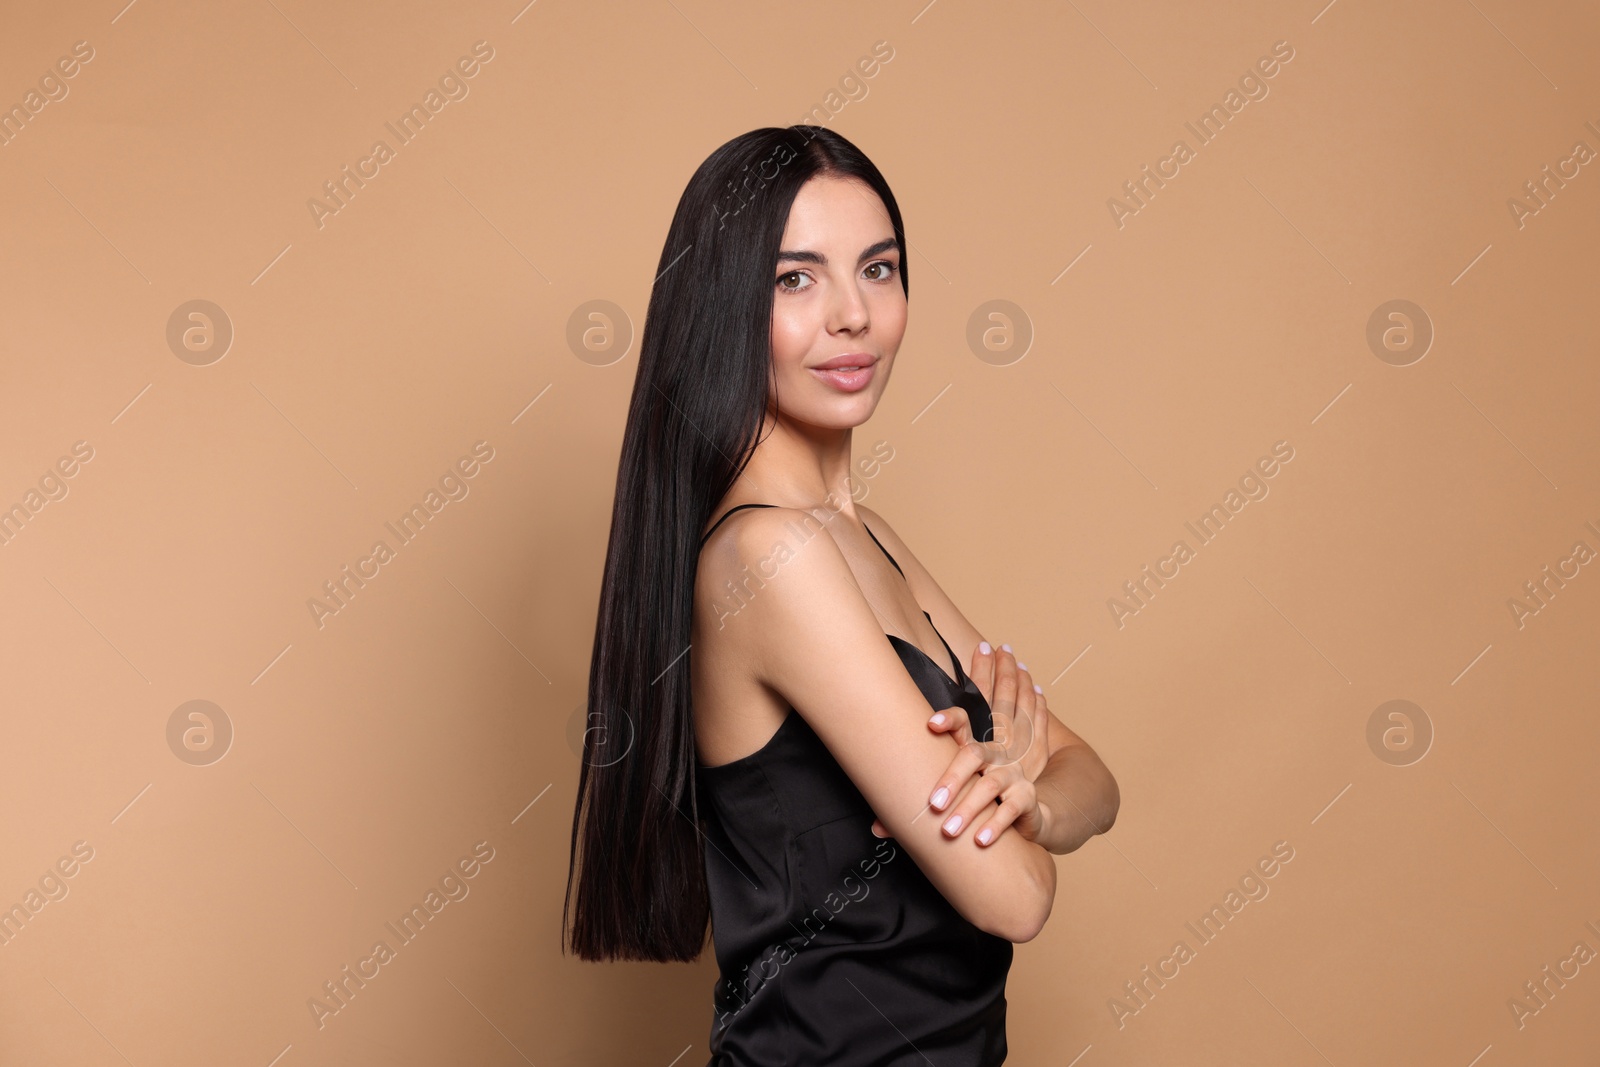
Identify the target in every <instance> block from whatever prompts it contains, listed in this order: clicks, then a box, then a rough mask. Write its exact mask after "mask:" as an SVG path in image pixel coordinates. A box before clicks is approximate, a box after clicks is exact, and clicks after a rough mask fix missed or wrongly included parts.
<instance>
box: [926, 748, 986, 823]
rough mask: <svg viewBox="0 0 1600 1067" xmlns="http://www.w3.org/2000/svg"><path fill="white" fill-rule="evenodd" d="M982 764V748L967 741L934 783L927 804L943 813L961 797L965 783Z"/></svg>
mask: <svg viewBox="0 0 1600 1067" xmlns="http://www.w3.org/2000/svg"><path fill="white" fill-rule="evenodd" d="M983 764H984V750H983V746H982V745H980V744H978V743H977V742H976V741H968V742H967V743H966V744H964V745H962V746H961V749H960V751H958V752H957V753H956V758H955V759H953V760H951V761H950V766H949V767H946V768H945V772H944V773H943V774H942V775H940V776H939V780H938V781H937V782H935V783H934V786H933V792H932V793H931V794H929V796H928V804H929V805H930V806H931V807H932V808H933V809H934V810H935V811H944V810H945V809H946V808H947V807H949V806H950V802H951V801H952V800H955V799H956V798H957V797H959V796H960V795H961V790H962V789H963V788H964V787H965V786H966V784H967V782H968V781H970V780H971V779H972V777H973V776H974V775H976V774H977V773H978V770H979V768H981V767H982V766H983Z"/></svg>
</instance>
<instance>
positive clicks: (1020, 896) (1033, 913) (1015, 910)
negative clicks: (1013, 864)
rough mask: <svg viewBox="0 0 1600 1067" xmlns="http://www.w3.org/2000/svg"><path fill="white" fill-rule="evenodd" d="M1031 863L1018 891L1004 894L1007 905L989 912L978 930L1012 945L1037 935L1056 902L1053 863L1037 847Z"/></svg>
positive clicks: (1029, 939) (978, 925)
mask: <svg viewBox="0 0 1600 1067" xmlns="http://www.w3.org/2000/svg"><path fill="white" fill-rule="evenodd" d="M1037 851H1038V855H1037V856H1036V857H1035V858H1034V864H1033V866H1032V867H1030V869H1029V870H1028V872H1027V876H1026V877H1025V878H1023V879H1021V880H1020V881H1021V885H1022V886H1023V889H1022V891H1020V892H1018V891H1015V890H1013V891H1011V892H1009V893H1008V894H1007V899H1006V900H1005V902H1004V903H1005V904H1006V905H1007V906H1005V907H1001V908H995V909H993V910H992V911H991V912H990V914H989V915H987V916H985V919H986V921H985V922H983V923H974V924H973V925H975V926H977V927H978V928H979V929H980V930H982V931H983V932H984V933H987V934H993V935H994V936H995V937H1003V938H1005V939H1006V940H1007V941H1010V942H1012V943H1014V944H1018V945H1021V944H1025V943H1026V942H1029V941H1032V940H1033V939H1034V938H1036V937H1038V936H1039V933H1040V931H1042V930H1043V929H1044V924H1045V923H1046V922H1047V921H1048V920H1049V918H1050V912H1051V910H1052V909H1053V908H1054V907H1055V903H1056V864H1055V859H1054V857H1052V856H1051V855H1050V853H1049V852H1047V851H1045V849H1043V848H1039V849H1038V850H1037Z"/></svg>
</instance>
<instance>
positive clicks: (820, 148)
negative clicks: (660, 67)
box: [562, 125, 910, 962]
mask: <svg viewBox="0 0 1600 1067" xmlns="http://www.w3.org/2000/svg"><path fill="white" fill-rule="evenodd" d="M818 175H829V176H835V177H841V178H856V179H860V180H861V181H862V182H865V183H866V184H867V185H868V186H870V187H871V188H872V189H873V190H874V191H875V192H877V194H878V196H879V197H880V198H881V199H882V201H883V206H884V207H885V209H887V211H888V214H889V221H890V223H891V224H892V225H893V227H894V236H895V241H896V243H897V244H898V245H899V246H900V284H901V285H902V287H904V288H905V292H906V295H907V296H908V297H909V296H910V287H909V285H908V283H907V280H906V279H907V272H906V247H905V227H904V226H903V225H902V223H901V221H900V209H899V206H898V205H897V204H896V203H895V199H894V194H893V193H891V192H890V191H889V186H888V183H887V182H885V181H884V179H883V175H882V174H880V173H879V172H878V168H877V167H875V166H873V164H872V161H871V160H869V159H868V158H867V157H866V156H865V155H863V154H862V152H861V150H860V149H858V148H857V147H856V146H855V145H853V144H851V143H850V142H849V141H847V140H846V139H845V138H843V137H841V136H839V135H838V134H837V133H834V132H833V131H831V130H828V129H825V128H824V127H821V126H810V125H796V126H789V127H776V126H774V127H766V128H763V129H758V130H752V131H750V132H749V133H746V134H743V135H741V136H739V137H735V138H734V139H733V140H731V141H729V142H727V143H726V144H724V145H723V146H722V147H720V148H718V149H717V150H716V151H715V152H713V153H711V155H710V156H709V157H707V159H706V161H705V162H704V163H702V164H700V167H699V169H698V170H696V171H695V172H694V176H693V177H691V178H690V179H689V184H688V185H687V186H686V187H685V189H684V191H683V195H682V196H681V197H680V198H679V200H678V209H677V212H676V213H675V214H674V215H673V218H672V225H671V227H670V228H669V229H668V230H667V239H666V243H665V245H664V246H663V247H662V250H661V260H660V263H659V264H658V266H657V268H656V279H655V282H654V284H653V285H652V286H651V288H650V305H649V308H648V310H647V312H646V314H645V322H644V331H643V336H642V339H641V342H640V348H639V370H638V374H637V377H636V378H635V379H634V383H633V395H632V399H631V401H630V402H629V405H628V421H627V425H626V427H625V428H624V430H623V433H622V454H621V458H620V460H619V462H618V465H617V489H616V497H615V500H614V501H613V504H612V511H611V534H610V537H609V538H608V540H607V543H606V562H605V572H604V575H603V576H602V578H601V581H600V611H599V617H598V619H597V620H596V622H595V634H594V650H593V654H592V656H591V658H590V660H589V696H588V707H587V709H586V710H587V715H588V719H587V728H586V730H585V734H584V745H583V762H582V766H581V767H580V769H579V772H578V800H577V805H576V807H575V809H574V811H573V817H572V844H571V852H570V854H569V867H568V871H567V894H566V902H565V904H564V906H563V909H562V925H563V928H568V920H569V916H570V944H571V950H572V952H573V953H574V954H575V955H577V956H578V957H579V958H581V959H586V960H653V961H659V962H669V961H689V960H693V959H695V958H696V957H698V956H699V955H700V952H701V950H702V949H703V948H704V947H705V943H706V933H707V925H708V921H709V918H710V906H711V904H710V894H709V892H708V890H707V888H706V876H705V853H704V845H703V844H702V837H701V830H700V826H701V821H700V808H699V804H698V802H697V800H696V796H695V769H696V766H697V762H696V754H695V742H694V720H693V716H692V714H691V707H690V704H691V699H692V691H691V688H690V673H689V662H690V661H689V655H688V653H689V645H690V636H691V625H692V619H693V593H694V584H695V570H696V567H697V565H698V563H699V556H700V536H701V532H702V531H703V530H704V529H705V526H706V524H707V523H708V522H709V521H710V519H711V516H712V510H713V509H714V508H716V507H717V506H718V505H719V504H720V503H721V501H722V499H723V497H724V496H726V495H727V493H728V490H729V489H730V488H731V487H732V486H733V483H734V481H735V480H736V479H737V478H738V477H739V475H740V474H741V473H742V472H743V470H744V468H745V465H746V464H747V463H749V461H750V455H751V453H752V452H753V451H754V449H755V446H756V444H757V441H756V436H757V434H759V433H760V430H761V425H762V420H763V417H764V415H765V413H766V408H767V395H768V389H769V378H770V372H771V360H772V349H771V328H772V300H773V288H774V285H775V282H776V278H777V275H776V274H775V273H774V271H775V270H776V268H777V262H778V252H779V244H780V242H781V241H782V239H783V231H784V227H785V225H786V224H787V222H788V218H789V209H790V207H791V205H792V204H793V203H794V198H795V194H796V193H798V192H799V190H800V187H801V186H802V185H804V184H805V183H806V182H807V181H808V180H809V179H811V178H813V177H816V176H818ZM565 951H566V947H565V943H564V945H563V952H565Z"/></svg>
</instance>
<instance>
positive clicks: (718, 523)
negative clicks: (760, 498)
mask: <svg viewBox="0 0 1600 1067" xmlns="http://www.w3.org/2000/svg"><path fill="white" fill-rule="evenodd" d="M777 506H778V505H776V504H740V505H738V506H737V507H731V508H729V509H728V510H727V511H724V512H723V513H722V518H721V519H718V520H717V521H716V522H714V523H712V524H711V529H709V530H707V531H706V532H705V536H704V537H701V538H700V547H702V548H704V547H705V543H706V538H708V537H710V536H711V535H712V534H713V533H716V530H717V527H718V526H721V525H722V520H723V519H726V518H727V517H728V516H729V515H732V514H733V513H734V512H735V511H739V510H742V509H743V508H775V507H777Z"/></svg>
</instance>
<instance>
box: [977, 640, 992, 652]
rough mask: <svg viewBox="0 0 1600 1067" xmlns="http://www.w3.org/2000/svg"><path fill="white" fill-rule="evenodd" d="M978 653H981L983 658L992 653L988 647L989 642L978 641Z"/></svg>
mask: <svg viewBox="0 0 1600 1067" xmlns="http://www.w3.org/2000/svg"><path fill="white" fill-rule="evenodd" d="M978 651H979V652H982V653H983V654H984V655H985V656H987V655H989V654H990V653H991V652H993V651H994V649H992V648H990V647H989V642H987V641H979V642H978Z"/></svg>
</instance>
